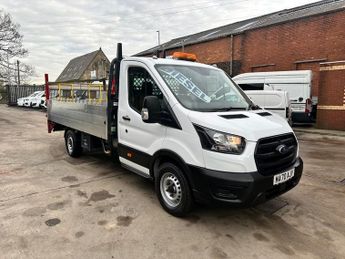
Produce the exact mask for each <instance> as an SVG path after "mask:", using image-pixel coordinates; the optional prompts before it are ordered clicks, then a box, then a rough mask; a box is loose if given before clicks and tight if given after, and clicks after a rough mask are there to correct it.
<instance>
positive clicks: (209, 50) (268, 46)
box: [137, 0, 345, 130]
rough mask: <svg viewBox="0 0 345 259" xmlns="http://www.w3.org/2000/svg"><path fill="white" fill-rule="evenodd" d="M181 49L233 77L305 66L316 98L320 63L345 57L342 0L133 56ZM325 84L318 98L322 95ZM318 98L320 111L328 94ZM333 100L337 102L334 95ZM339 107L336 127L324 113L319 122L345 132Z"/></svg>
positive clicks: (231, 26)
mask: <svg viewBox="0 0 345 259" xmlns="http://www.w3.org/2000/svg"><path fill="white" fill-rule="evenodd" d="M182 49H184V51H185V52H193V53H195V54H196V55H197V57H198V61H199V62H202V63H206V64H217V66H218V67H220V68H222V69H223V70H225V71H226V72H227V73H229V74H230V75H232V76H235V75H237V74H240V73H245V72H257V71H282V70H305V69H308V70H309V69H310V70H312V71H313V83H312V84H313V86H312V96H313V97H319V86H320V75H321V74H322V73H320V63H325V62H338V61H344V60H345V0H324V1H320V2H316V3H312V4H307V5H303V6H299V7H295V8H292V9H287V10H282V11H279V12H275V13H271V14H268V15H263V16H260V17H256V18H252V19H248V20H244V21H240V22H236V23H233V24H228V25H225V26H221V27H218V28H214V29H211V30H207V31H203V32H199V33H196V34H192V35H187V36H184V37H180V38H176V39H172V40H170V41H168V42H166V43H164V44H161V45H160V46H155V47H153V48H151V49H148V50H145V51H143V52H140V53H138V54H137V55H139V56H148V55H153V54H157V53H159V55H160V56H162V55H163V54H162V53H163V52H165V53H166V55H171V54H172V53H173V52H174V51H181V50H182ZM339 79H340V78H339ZM333 81H334V80H333ZM331 83H332V82H331ZM326 85H327V83H326ZM326 85H325V86H324V88H325V89H324V90H323V91H324V94H323V95H322V96H326V95H327V89H328V88H327V86H326ZM329 89H331V87H329ZM330 91H331V90H330ZM330 95H332V94H330ZM322 96H321V99H319V104H322V105H321V106H320V108H319V109H325V105H326V103H327V105H331V104H332V100H331V101H330V100H328V99H327V98H326V99H327V102H326V103H324V100H322ZM343 97H344V96H341V99H343ZM324 98H325V97H324ZM335 103H338V100H335V99H334V105H335ZM327 105H326V106H327ZM334 105H332V106H334ZM319 109H318V112H319ZM339 109H340V110H341V109H343V111H344V112H342V116H343V117H342V118H341V119H338V120H337V121H338V122H337V123H336V125H334V123H328V122H327V120H331V118H332V115H330V114H329V113H328V115H329V116H323V120H326V121H324V122H323V123H318V125H319V126H320V127H323V128H336V129H343V130H345V106H344V107H340V108H339ZM328 111H329V110H328ZM337 111H339V110H337ZM331 114H332V112H331ZM337 115H339V112H338V113H337Z"/></svg>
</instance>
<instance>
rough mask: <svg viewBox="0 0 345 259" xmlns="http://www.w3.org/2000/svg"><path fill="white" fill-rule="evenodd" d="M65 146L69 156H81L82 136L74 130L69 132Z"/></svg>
mask: <svg viewBox="0 0 345 259" xmlns="http://www.w3.org/2000/svg"><path fill="white" fill-rule="evenodd" d="M65 146H66V151H67V154H68V155H69V156H71V157H78V156H80V155H81V152H82V148H81V140H80V134H78V133H76V132H75V131H73V130H67V131H66V133H65Z"/></svg>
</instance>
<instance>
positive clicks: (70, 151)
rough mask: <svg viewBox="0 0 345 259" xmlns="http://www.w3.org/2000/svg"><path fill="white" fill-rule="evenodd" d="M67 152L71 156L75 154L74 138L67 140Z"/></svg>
mask: <svg viewBox="0 0 345 259" xmlns="http://www.w3.org/2000/svg"><path fill="white" fill-rule="evenodd" d="M67 150H68V153H69V154H72V152H73V138H72V137H68V138H67Z"/></svg>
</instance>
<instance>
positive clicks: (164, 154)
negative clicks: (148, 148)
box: [150, 149, 194, 188]
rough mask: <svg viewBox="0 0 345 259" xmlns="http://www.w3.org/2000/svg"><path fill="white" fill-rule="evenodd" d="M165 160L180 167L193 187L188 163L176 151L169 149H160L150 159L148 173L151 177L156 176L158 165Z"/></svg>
mask: <svg viewBox="0 0 345 259" xmlns="http://www.w3.org/2000/svg"><path fill="white" fill-rule="evenodd" d="M165 162H170V163H173V164H175V165H176V166H177V167H178V168H180V169H181V171H182V173H183V174H184V175H185V177H186V178H187V180H188V183H189V184H190V186H191V187H192V188H193V187H194V186H193V182H192V179H191V172H190V169H189V166H188V164H187V163H186V162H185V161H184V159H183V158H182V157H180V156H179V155H178V154H177V153H175V152H173V151H171V150H167V149H162V150H159V151H157V152H156V153H155V154H154V155H153V157H152V159H151V163H150V174H151V177H152V178H153V179H154V178H155V177H156V176H157V172H158V168H159V166H160V165H161V164H163V163H165Z"/></svg>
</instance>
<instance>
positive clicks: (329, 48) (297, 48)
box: [242, 11, 345, 96]
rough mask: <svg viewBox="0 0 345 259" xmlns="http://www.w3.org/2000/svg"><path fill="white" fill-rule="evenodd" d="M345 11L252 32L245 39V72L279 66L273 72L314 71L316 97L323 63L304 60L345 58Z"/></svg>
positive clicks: (243, 66)
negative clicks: (297, 62)
mask: <svg viewBox="0 0 345 259" xmlns="http://www.w3.org/2000/svg"><path fill="white" fill-rule="evenodd" d="M344 24H345V11H342V12H338V13H331V14H326V15H323V16H315V17H310V18H306V19H303V20H297V21H293V22H289V23H286V24H281V25H276V26H271V27H267V28H262V29H258V30H254V31H249V32H247V33H246V34H245V36H243V37H244V45H243V47H244V49H245V51H244V55H243V57H242V60H243V63H242V72H247V71H251V67H252V66H256V65H259V64H275V66H274V68H273V69H272V70H294V69H299V70H300V69H311V70H313V74H314V78H313V79H314V80H313V83H314V84H313V89H312V94H313V95H315V96H317V95H318V86H319V82H318V80H319V79H318V78H319V76H318V74H319V66H318V63H319V62H315V63H299V64H298V65H297V64H295V63H294V62H296V61H303V60H318V59H326V60H327V61H335V60H344V59H345V29H344V28H345V27H344Z"/></svg>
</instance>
